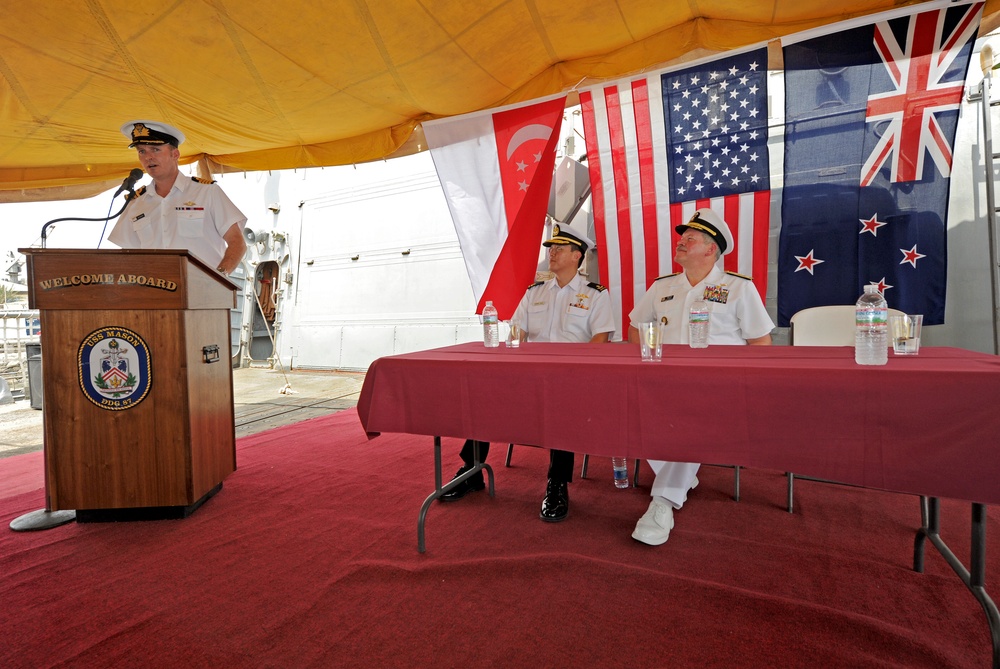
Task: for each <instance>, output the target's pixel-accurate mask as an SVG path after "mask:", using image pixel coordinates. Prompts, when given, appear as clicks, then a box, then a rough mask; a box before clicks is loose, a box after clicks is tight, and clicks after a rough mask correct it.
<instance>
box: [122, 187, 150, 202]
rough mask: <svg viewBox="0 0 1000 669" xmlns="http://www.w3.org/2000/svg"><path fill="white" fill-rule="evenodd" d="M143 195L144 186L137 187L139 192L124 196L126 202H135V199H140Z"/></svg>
mask: <svg viewBox="0 0 1000 669" xmlns="http://www.w3.org/2000/svg"><path fill="white" fill-rule="evenodd" d="M145 194H146V187H145V186H139V190H137V191H136V192H134V193H129V194H128V195H126V196H125V201H126V202H128V201H130V200H135V199H137V198H139V197H141V196H143V195H145Z"/></svg>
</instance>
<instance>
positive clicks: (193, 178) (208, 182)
mask: <svg viewBox="0 0 1000 669" xmlns="http://www.w3.org/2000/svg"><path fill="white" fill-rule="evenodd" d="M191 181H194V182H195V183H199V184H208V185H210V184H214V183H215V182H214V181H213V180H211V179H202V178H201V177H191Z"/></svg>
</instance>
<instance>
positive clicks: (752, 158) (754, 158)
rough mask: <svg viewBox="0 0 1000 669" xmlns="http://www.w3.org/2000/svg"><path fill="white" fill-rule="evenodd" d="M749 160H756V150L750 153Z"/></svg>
mask: <svg viewBox="0 0 1000 669" xmlns="http://www.w3.org/2000/svg"><path fill="white" fill-rule="evenodd" d="M750 160H751V161H753V162H757V152H756V151H755V152H753V153H751V154H750Z"/></svg>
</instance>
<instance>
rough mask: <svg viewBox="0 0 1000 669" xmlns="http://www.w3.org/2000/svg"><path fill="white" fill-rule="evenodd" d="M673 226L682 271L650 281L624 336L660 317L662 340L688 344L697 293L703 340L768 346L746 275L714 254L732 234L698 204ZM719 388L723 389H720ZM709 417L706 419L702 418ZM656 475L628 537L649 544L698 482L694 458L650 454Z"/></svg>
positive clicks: (666, 531) (660, 536) (760, 307)
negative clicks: (705, 324)
mask: <svg viewBox="0 0 1000 669" xmlns="http://www.w3.org/2000/svg"><path fill="white" fill-rule="evenodd" d="M675 230H676V231H677V234H679V235H680V236H681V238H680V240H679V241H678V242H677V246H676V250H675V253H674V261H675V262H676V263H677V264H678V265H680V266H681V267H682V268H683V269H684V271H683V272H678V273H677V274H671V275H669V276H663V277H660V278H658V279H656V280H655V281H653V284H652V285H651V286H650V287H649V290H647V291H646V294H645V295H643V296H642V298H640V300H639V302H638V303H637V304H636V305H635V308H633V309H632V311H631V313H629V322H630V326H629V329H628V339H629V341H630V342H637V341H639V330H638V326H639V323H649V322H653V321H659V322H660V323H661V324H662V327H663V342H664V343H665V344H687V343H689V338H688V315H689V309H690V307H691V303H692V302H694V301H695V300H697V299H699V298H701V299H704V300H706V301H708V302H709V304H710V305H711V310H712V315H711V317H710V319H709V332H708V343H709V345H717V344H735V345H747V344H749V345H751V346H767V345H769V344H770V343H771V330H772V329H773V328H774V323H773V322H772V321H771V318H770V316H768V315H767V311H766V310H765V309H764V303H763V302H762V301H761V299H760V293H758V292H757V288H756V287H755V286H754V285H753V282H752V281H751V280H750V278H749V277H745V276H742V275H739V274H734V273H732V272H724V271H723V270H722V269H721V268H720V267H719V259H720V258H721V257H722V256H723V255H726V254H728V253H730V252H731V251H732V250H733V235H732V233H731V232H730V231H729V226H728V225H727V224H726V222H725V221H724V220H723V219H722V218H721V217H720V216H719V215H718V214H716V213H715V212H714V211H712V210H711V209H699V210H697V211H695V212H694V214H693V215H692V216H691V218H690V220H689V221H688V222H687V223H683V224H681V225H678V226H677V227H676V228H675ZM722 392H723V393H724V392H725V391H724V389H723V390H722ZM706 420H708V419H706ZM648 462H649V465H650V467H651V468H652V470H653V472H654V473H655V474H656V478H655V479H654V481H653V488H652V490H651V494H652V497H653V499H652V501H651V502H650V504H649V508H648V509H647V510H646V513H645V514H644V515H643V516H642V518H640V519H639V522H638V523H636V526H635V530H634V531H633V532H632V538H634V539H635V540H637V541H641V542H642V543H645V544H649V545H651V546H658V545H660V544H662V543H664V542H666V540H667V538H668V537H669V536H670V530H671V528H673V526H674V511H675V510H676V509H680V508H681V507H682V506H683V505H684V502H685V501H686V500H687V494H688V491H689V490H691V489H693V488H694V487H695V486H697V485H698V478H697V474H698V467H699V465H698V464H696V463H693V462H663V461H661V460H649V461H648Z"/></svg>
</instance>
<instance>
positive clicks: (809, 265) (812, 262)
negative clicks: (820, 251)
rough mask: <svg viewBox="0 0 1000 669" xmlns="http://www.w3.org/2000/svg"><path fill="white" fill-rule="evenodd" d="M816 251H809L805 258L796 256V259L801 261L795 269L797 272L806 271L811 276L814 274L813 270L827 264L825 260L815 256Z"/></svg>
mask: <svg viewBox="0 0 1000 669" xmlns="http://www.w3.org/2000/svg"><path fill="white" fill-rule="evenodd" d="M814 250H815V249H809V253H807V254H806V255H804V256H795V259H796V260H798V261H799V266H798V267H796V268H795V271H796V272H798V271H799V270H803V269H804V270H805V271H807V272H809V273H810V274H813V268H814V267H816V265H819V264H821V263H825V262H826V261H825V260H820V259H819V258H817V257H815V256H814V255H813V251H814ZM813 276H815V274H813Z"/></svg>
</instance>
